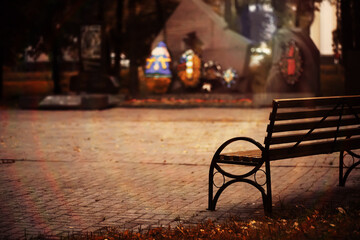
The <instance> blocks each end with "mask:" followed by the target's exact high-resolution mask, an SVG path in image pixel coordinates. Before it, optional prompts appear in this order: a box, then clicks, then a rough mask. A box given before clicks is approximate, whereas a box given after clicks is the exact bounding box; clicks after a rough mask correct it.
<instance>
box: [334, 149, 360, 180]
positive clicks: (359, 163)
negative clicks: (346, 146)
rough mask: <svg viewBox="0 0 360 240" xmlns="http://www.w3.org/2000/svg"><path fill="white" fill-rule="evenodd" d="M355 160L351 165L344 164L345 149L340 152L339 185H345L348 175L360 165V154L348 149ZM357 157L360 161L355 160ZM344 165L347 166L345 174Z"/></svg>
mask: <svg viewBox="0 0 360 240" xmlns="http://www.w3.org/2000/svg"><path fill="white" fill-rule="evenodd" d="M346 152H347V153H348V154H349V155H350V156H351V157H352V158H353V160H354V163H353V164H352V165H351V166H350V167H346V166H345V165H344V156H345V155H344V151H342V152H340V161H339V186H341V187H344V186H345V183H346V180H347V178H348V176H349V175H350V173H351V171H352V170H353V169H355V168H356V167H357V166H358V165H360V155H359V154H356V153H354V152H352V151H351V150H349V151H346ZM355 158H358V159H359V161H357V162H355ZM344 167H346V168H347V170H346V172H345V174H344Z"/></svg>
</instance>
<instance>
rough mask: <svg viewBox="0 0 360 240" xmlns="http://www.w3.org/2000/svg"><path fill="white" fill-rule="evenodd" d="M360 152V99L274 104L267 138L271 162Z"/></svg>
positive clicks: (303, 99)
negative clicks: (327, 154) (354, 150)
mask: <svg viewBox="0 0 360 240" xmlns="http://www.w3.org/2000/svg"><path fill="white" fill-rule="evenodd" d="M358 148H360V95H358V96H345V97H318V98H298V99H282V100H276V99H275V100H274V101H273V110H272V112H271V113H270V123H269V125H268V127H267V136H266V137H265V149H266V150H265V151H264V154H266V155H267V156H265V157H266V158H268V159H269V160H278V159H284V158H294V157H302V156H309V155H317V154H325V153H332V152H340V151H346V150H353V149H358Z"/></svg>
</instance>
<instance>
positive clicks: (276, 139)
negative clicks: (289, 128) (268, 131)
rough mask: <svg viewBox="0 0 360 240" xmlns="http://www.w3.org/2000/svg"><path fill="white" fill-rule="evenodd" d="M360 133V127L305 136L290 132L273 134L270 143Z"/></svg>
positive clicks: (333, 137)
mask: <svg viewBox="0 0 360 240" xmlns="http://www.w3.org/2000/svg"><path fill="white" fill-rule="evenodd" d="M357 135H360V128H351V129H342V130H339V131H336V130H333V131H323V132H313V133H311V134H309V135H308V136H306V137H305V134H304V133H303V134H290V135H285V136H272V138H271V140H270V144H271V145H272V144H283V143H292V142H298V141H312V140H321V139H328V138H332V139H335V137H338V138H340V137H348V136H353V137H354V136H357ZM265 141H266V140H265Z"/></svg>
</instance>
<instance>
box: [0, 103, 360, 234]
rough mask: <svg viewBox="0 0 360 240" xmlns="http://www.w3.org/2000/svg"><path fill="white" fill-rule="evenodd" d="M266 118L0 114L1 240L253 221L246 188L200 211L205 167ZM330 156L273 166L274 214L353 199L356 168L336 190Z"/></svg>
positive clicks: (118, 111) (132, 112) (264, 113)
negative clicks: (289, 206)
mask: <svg viewBox="0 0 360 240" xmlns="http://www.w3.org/2000/svg"><path fill="white" fill-rule="evenodd" d="M269 112H270V109H268V108H262V109H219V108H216V109H215V108H203V109H202V108H199V109H125V108H114V109H108V110H104V111H22V110H0V120H1V122H0V159H7V160H15V161H14V162H13V163H12V161H5V160H4V161H2V162H3V163H2V164H0V193H1V194H0V239H1V238H6V237H7V238H10V239H18V238H24V236H26V237H29V236H36V235H38V234H39V233H41V234H47V235H56V236H67V234H71V233H76V232H79V231H82V232H90V231H95V230H97V229H100V228H102V227H104V226H120V227H123V228H124V229H133V230H139V229H147V228H148V227H156V226H168V225H171V226H174V225H177V224H178V223H179V222H181V223H190V224H191V223H197V222H200V221H204V220H206V219H209V218H210V219H213V220H217V221H221V220H225V219H226V218H227V217H229V216H232V215H236V216H240V217H242V218H244V219H247V218H249V217H251V216H256V215H262V214H263V210H262V205H261V196H260V193H259V192H257V191H256V190H255V189H252V188H250V187H248V186H246V185H245V184H238V185H232V186H231V187H230V188H229V189H228V190H227V191H225V192H224V193H223V195H222V196H221V197H220V199H219V202H218V205H217V210H216V211H214V212H211V211H207V210H206V208H207V190H208V185H207V184H208V169H209V164H210V160H211V157H212V155H213V153H214V151H215V150H216V148H217V147H218V146H219V145H220V144H221V143H222V142H224V141H225V140H227V139H229V138H231V137H234V136H250V137H253V138H254V139H255V140H257V141H259V142H261V143H262V142H263V138H264V136H265V129H266V125H267V123H268V120H267V119H268V114H269ZM235 147H239V148H250V146H234V148H235ZM230 150H231V149H230ZM233 150H234V149H233ZM337 158H338V154H332V155H328V156H320V157H319V156H317V157H312V158H299V159H295V160H294V159H290V160H285V161H280V162H276V163H274V164H272V165H273V168H272V186H273V199H274V200H273V201H274V204H275V208H276V207H279V206H280V205H281V204H282V203H284V202H290V203H291V202H293V203H299V202H300V203H301V202H304V203H307V204H314V203H316V202H319V201H320V202H334V204H345V203H346V201H350V200H349V199H350V198H352V199H353V198H357V199H358V197H359V187H358V185H359V184H358V183H359V180H360V171H356V170H355V171H354V172H353V173H352V174H351V175H350V178H349V180H348V182H347V187H346V188H339V187H337V181H338V172H337V168H336V166H337V165H338V162H337ZM243 193H248V195H245V194H243Z"/></svg>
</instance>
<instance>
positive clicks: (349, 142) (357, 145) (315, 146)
mask: <svg viewBox="0 0 360 240" xmlns="http://www.w3.org/2000/svg"><path fill="white" fill-rule="evenodd" d="M352 149H360V138H350V139H344V140H337V141H336V144H334V141H327V142H318V143H311V144H303V145H301V144H300V145H298V146H296V147H294V148H293V147H291V146H288V147H281V148H273V149H270V150H269V153H268V154H269V160H280V159H285V158H295V157H304V156H310V155H317V154H328V153H333V152H340V151H346V150H352Z"/></svg>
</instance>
